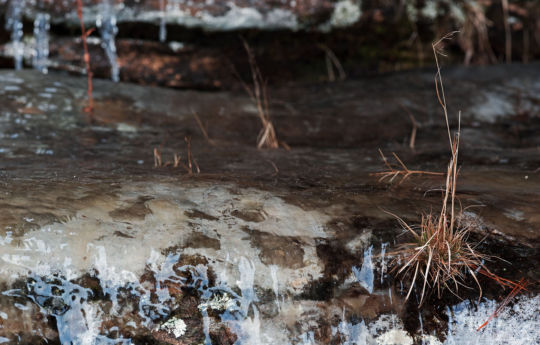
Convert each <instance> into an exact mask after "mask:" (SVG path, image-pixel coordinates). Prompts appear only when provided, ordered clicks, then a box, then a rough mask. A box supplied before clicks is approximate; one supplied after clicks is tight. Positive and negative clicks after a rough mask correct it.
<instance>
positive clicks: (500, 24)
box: [0, 0, 540, 90]
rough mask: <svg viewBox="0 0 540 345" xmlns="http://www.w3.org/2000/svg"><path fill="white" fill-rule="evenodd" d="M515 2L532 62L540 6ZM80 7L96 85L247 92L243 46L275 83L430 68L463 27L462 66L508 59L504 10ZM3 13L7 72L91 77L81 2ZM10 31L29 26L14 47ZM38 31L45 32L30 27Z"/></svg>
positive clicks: (163, 3) (525, 53) (276, 4)
mask: <svg viewBox="0 0 540 345" xmlns="http://www.w3.org/2000/svg"><path fill="white" fill-rule="evenodd" d="M511 3H512V4H511V6H510V16H511V18H512V20H513V24H512V25H511V26H510V28H511V30H512V36H511V37H512V42H514V43H515V44H513V45H512V47H511V48H512V53H513V55H512V56H513V58H514V60H519V61H530V60H533V59H534V58H537V57H538V56H539V54H540V46H539V45H538V42H536V41H535V40H534V39H531V37H536V36H538V35H539V32H538V30H539V29H538V28H540V25H539V20H540V19H538V18H540V16H538V15H537V14H538V13H539V11H540V7H539V5H538V4H537V3H535V2H528V3H526V4H522V3H521V2H519V3H517V2H513V1H511ZM83 5H84V6H83V17H84V21H85V23H86V26H87V28H91V29H94V28H95V29H97V30H95V31H94V32H93V33H92V34H91V36H90V37H89V38H88V41H89V44H90V56H91V69H92V71H93V72H94V76H96V77H99V78H113V79H116V78H119V79H121V80H123V81H128V82H134V83H138V84H145V85H160V86H166V87H173V88H191V89H205V90H216V89H222V90H223V89H224V90H230V89H241V88H242V82H240V80H239V78H238V76H240V77H241V78H242V79H243V80H251V76H250V70H249V68H248V62H247V55H246V52H245V50H244V47H243V42H242V39H245V40H246V41H247V42H248V43H249V44H250V46H251V47H252V49H253V50H254V52H255V55H256V57H257V61H258V65H259V67H260V69H261V71H262V74H263V75H264V77H265V79H268V81H269V83H271V84H284V83H288V82H289V81H291V80H296V81H304V82H313V81H327V80H330V81H335V80H340V79H343V78H346V77H349V78H350V77H352V78H354V77H358V76H365V75H371V74H373V73H374V72H387V71H396V70H403V69H409V68H411V67H417V66H423V65H425V64H430V63H432V49H431V43H432V42H433V41H435V40H437V39H438V38H440V37H439V36H440V33H441V32H451V31H453V30H455V29H456V28H462V27H464V28H467V29H464V30H462V33H461V34H460V35H458V36H457V37H456V39H455V40H452V41H448V42H446V45H447V46H448V48H449V49H448V52H449V54H450V55H451V56H453V60H454V61H456V62H457V61H464V62H465V63H466V64H470V63H477V64H487V63H494V62H496V61H500V60H503V59H504V58H505V54H506V43H505V39H504V37H505V35H504V32H505V31H504V30H505V26H504V21H503V18H501V11H500V4H499V3H497V2H486V3H485V5H479V4H470V2H468V1H464V0H460V1H454V2H450V3H449V2H448V1H443V0H430V1H422V2H415V1H406V2H403V1H353V0H340V1H330V0H316V1H315V0H310V1H306V0H301V1H300V0H298V1H297V0H295V1H274V0H264V1H251V2H246V1H244V0H235V1H223V0H216V1H211V2H207V1H196V2H184V1H178V0H144V1H131V0H130V1H128V0H114V1H113V0H100V1H98V0H88V1H83ZM17 6H19V7H17ZM13 8H18V10H17V11H14V10H13ZM0 13H2V14H3V15H5V17H6V18H8V24H9V25H7V26H5V28H4V27H3V28H1V29H0V44H1V46H0V52H2V57H3V58H2V59H0V66H3V67H11V66H14V65H15V64H17V65H20V66H24V65H26V66H28V67H30V66H32V65H35V67H36V68H38V69H40V70H43V69H45V70H46V69H47V68H48V69H55V70H63V71H69V72H70V73H84V69H85V67H84V66H85V65H84V63H83V52H82V44H81V40H80V28H79V19H78V17H77V13H76V6H75V4H74V3H69V2H65V1H62V0H54V1H35V0H27V1H26V2H25V5H24V6H21V2H20V1H19V0H9V1H4V2H3V4H2V5H0ZM47 18H48V19H47ZM36 20H37V21H36ZM105 22H107V23H108V24H106V23H105ZM14 23H20V24H21V25H22V30H21V31H17V33H18V34H17V35H15V36H14V38H15V40H13V39H12V34H11V32H12V31H13V30H12V27H13V25H14ZM34 23H37V24H39V23H41V26H39V25H37V24H36V30H34ZM47 23H49V24H50V25H49V26H50V30H48V29H47V25H46V24H47ZM488 23H489V25H488ZM10 25H11V26H10ZM16 27H19V25H18V24H17V25H16ZM39 28H41V29H39ZM484 30H485V31H486V32H487V33H484ZM34 31H35V33H34ZM241 38H242V39H241ZM516 42H523V44H520V43H516ZM38 47H40V49H37V48H38ZM45 48H48V49H45ZM14 55H17V56H18V57H17V58H16V59H15V60H16V61H17V62H15V61H13V59H11V57H13V56H14ZM38 55H39V56H40V57H41V58H40V59H41V60H39V59H38V58H37V57H38ZM23 56H24V58H23ZM38 60H39V61H38Z"/></svg>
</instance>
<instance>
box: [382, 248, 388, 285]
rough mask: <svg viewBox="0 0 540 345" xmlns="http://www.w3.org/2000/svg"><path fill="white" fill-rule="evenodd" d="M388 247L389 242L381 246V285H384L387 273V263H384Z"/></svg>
mask: <svg viewBox="0 0 540 345" xmlns="http://www.w3.org/2000/svg"><path fill="white" fill-rule="evenodd" d="M386 246H388V243H387V242H385V243H383V244H382V245H381V284H382V283H383V280H384V272H385V271H386V263H385V262H384V255H385V254H386Z"/></svg>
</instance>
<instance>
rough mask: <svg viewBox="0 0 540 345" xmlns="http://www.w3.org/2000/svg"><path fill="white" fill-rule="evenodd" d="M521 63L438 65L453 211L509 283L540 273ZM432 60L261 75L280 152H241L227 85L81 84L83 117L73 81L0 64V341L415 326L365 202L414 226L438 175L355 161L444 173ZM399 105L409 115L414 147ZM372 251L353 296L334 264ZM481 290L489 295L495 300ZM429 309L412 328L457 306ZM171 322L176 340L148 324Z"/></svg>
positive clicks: (329, 337)
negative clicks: (453, 159)
mask: <svg viewBox="0 0 540 345" xmlns="http://www.w3.org/2000/svg"><path fill="white" fill-rule="evenodd" d="M537 68H538V66H536V65H534V64H531V65H509V66H495V67H489V68H453V69H448V70H447V69H445V70H444V76H445V79H444V80H445V83H446V84H445V85H446V92H447V94H446V96H447V99H448V100H449V102H451V103H449V104H450V105H451V110H450V114H451V125H452V127H453V128H455V127H456V125H457V114H456V113H457V110H458V109H461V110H462V118H461V130H462V132H461V133H462V134H461V139H462V146H461V148H460V150H461V151H460V157H461V159H460V164H461V166H462V167H461V170H460V178H459V183H458V191H457V192H458V195H457V196H458V198H459V200H460V202H461V204H462V205H463V207H464V208H466V207H468V208H467V209H466V210H465V211H466V212H467V213H465V214H464V218H463V219H464V220H463V221H470V222H474V224H476V225H478V226H477V227H476V228H475V231H474V232H473V233H472V234H471V240H481V239H483V238H484V237H486V236H487V237H486V239H485V240H484V242H483V243H482V245H481V247H479V248H480V249H481V250H482V251H483V252H485V253H486V254H491V255H497V256H500V257H501V258H503V259H505V260H509V261H511V262H512V266H509V265H507V264H506V263H504V262H499V261H496V262H495V263H489V265H492V266H490V267H491V268H492V269H493V270H494V271H495V272H497V274H500V275H503V276H504V277H506V278H508V279H515V280H518V279H520V278H521V277H524V276H529V277H531V278H532V279H538V277H539V272H538V269H537V267H538V265H537V263H538V260H539V258H538V254H537V253H538V248H539V246H540V241H539V238H538V232H537V231H536V229H538V226H539V225H540V220H539V219H538V217H537V212H536V211H537V210H538V208H539V207H540V204H539V200H540V198H538V190H540V179H539V175H538V172H537V171H536V170H537V168H538V164H540V160H539V158H538V154H537V147H538V145H539V144H540V143H539V141H538V140H539V139H538V137H537V136H536V133H537V130H538V126H540V122H539V121H538V113H539V110H540V109H539V107H538V102H536V99H535V97H536V96H535V95H536V94H537V93H538V92H537V91H539V90H538V89H539V88H540V84H539V83H538V81H537V80H536V79H535V76H536V75H535V73H534V71H536V69H537ZM433 73H434V71H428V70H424V71H416V72H407V73H400V74H396V75H389V76H384V77H379V78H376V79H370V80H363V81H347V82H344V83H339V84H327V85H321V84H314V85H289V86H287V87H281V88H270V89H269V107H270V108H269V109H270V114H271V118H272V120H273V122H274V125H275V127H276V130H277V135H278V138H279V139H280V140H283V141H285V142H286V143H287V144H288V145H289V146H290V147H291V150H290V151H287V150H284V149H280V150H257V149H256V148H255V143H256V139H257V135H258V133H259V131H260V128H261V125H260V122H259V119H258V116H257V113H256V109H254V106H253V104H252V103H251V100H250V99H249V97H247V96H246V95H245V94H244V93H241V92H215V93H205V92H196V91H177V90H170V89H162V88H150V87H142V86H136V85H130V84H124V83H112V82H107V81H101V80H97V81H96V82H95V85H94V86H95V89H94V96H95V112H94V115H93V117H89V115H88V114H86V113H84V112H83V111H82V107H83V106H84V105H85V97H86V80H84V79H82V78H74V77H68V76H65V75H62V74H58V73H54V72H51V73H50V74H49V75H47V76H44V75H42V74H40V73H38V72H34V71H21V72H13V71H3V72H1V73H0V93H2V95H3V104H2V109H3V112H2V114H0V120H1V121H2V128H1V130H0V155H1V159H0V170H1V172H2V173H1V175H0V178H1V183H2V198H1V199H0V207H1V212H0V247H1V255H0V260H1V261H2V265H1V266H0V284H2V289H1V290H2V292H3V294H2V295H1V296H0V297H1V298H0V311H2V312H3V313H6V315H8V318H7V319H5V318H2V317H1V315H4V314H0V325H2V327H0V337H4V338H6V339H8V341H13V339H16V338H17V337H19V336H20V337H21V339H30V340H28V342H30V343H32V342H33V343H36V342H35V340H34V339H35V338H32V337H34V336H35V334H34V333H32V332H31V331H30V329H41V330H42V331H43V332H42V334H43V336H40V337H43V338H46V339H48V341H59V339H61V340H62V341H68V340H69V339H70V340H71V341H74V342H77V341H81V339H82V338H81V337H83V336H84V337H87V339H101V340H100V341H104V342H107V341H113V340H114V341H117V342H120V343H121V342H124V343H129V342H130V341H132V340H133V341H134V342H136V341H135V339H145V340H144V341H148V342H150V343H151V342H156V341H158V340H159V341H162V342H169V343H171V344H174V343H175V342H176V343H182V342H183V341H184V340H182V339H183V338H182V337H186V338H185V339H192V340H193V341H196V342H197V343H200V342H203V341H204V339H207V338H210V339H211V340H212V342H213V343H214V342H215V343H216V344H231V343H234V342H235V341H237V340H239V341H241V342H243V343H246V344H249V343H254V344H287V343H289V342H296V343H298V342H301V341H303V342H304V344H308V343H309V342H308V341H310V339H314V341H320V342H321V343H323V344H332V343H336V342H337V343H339V341H338V340H339V339H341V340H342V341H345V340H346V339H349V340H350V339H353V338H351V337H353V335H354V334H362V336H364V337H365V339H371V340H373V341H376V340H377V339H390V340H392V339H397V338H398V336H399V337H405V333H407V332H408V333H410V335H411V336H417V335H419V334H420V330H419V328H418V327H419V325H418V326H415V325H417V324H418V322H417V321H415V320H418V311H417V310H416V309H413V307H412V306H411V305H410V304H405V302H404V298H403V296H401V293H400V285H399V282H396V281H394V280H393V279H392V278H391V274H390V273H389V272H390V271H389V269H388V265H389V263H390V261H389V260H390V258H389V257H385V256H384V255H382V249H383V248H388V249H387V251H386V253H387V255H389V254H390V253H391V252H392V248H393V246H394V243H395V242H394V241H395V240H397V241H401V236H398V235H399V234H400V233H401V230H400V229H399V225H398V223H397V222H396V220H395V219H394V218H393V217H391V216H390V215H389V214H387V213H385V212H384V210H388V211H391V212H392V213H395V214H397V215H399V216H400V217H402V218H403V219H405V220H407V221H408V222H410V223H412V224H415V223H417V222H418V221H419V219H420V217H421V214H422V212H429V210H430V209H433V210H437V208H438V207H440V203H441V198H440V194H439V193H433V192H432V191H433V190H436V189H438V188H440V186H441V185H443V184H444V181H443V179H442V178H440V177H436V176H432V177H429V176H412V177H410V178H409V179H407V180H405V181H403V182H402V183H397V182H394V183H388V182H379V181H378V178H377V177H375V176H371V175H370V173H373V172H378V171H382V170H384V169H385V167H384V165H383V163H382V161H381V160H380V158H379V153H378V148H381V150H382V151H383V152H384V153H385V154H386V155H387V156H389V155H390V153H391V152H396V153H397V154H398V155H399V157H400V158H401V159H402V161H403V162H404V163H405V164H406V165H407V166H408V167H409V168H411V169H420V170H429V171H443V170H444V169H445V168H446V165H447V164H448V160H449V148H448V143H447V141H446V140H447V139H446V137H447V132H446V128H445V125H444V120H443V117H442V114H441V112H440V109H439V106H438V104H437V99H436V97H435V92H434V88H433ZM518 95H519V96H518ZM494 99H495V100H497V102H498V103H496V104H498V106H493V103H494ZM518 100H519V101H518ZM518 105H519V106H518ZM501 109H505V111H501ZM512 109H515V111H514V112H513V111H511V110H512ZM193 111H194V112H196V113H197V114H198V116H199V118H200V122H201V124H202V126H206V131H207V135H208V137H209V139H211V140H212V142H210V141H209V140H207V139H206V138H205V136H204V135H203V134H202V133H201V129H200V127H199V125H198V123H197V121H195V119H194V116H193ZM408 112H410V113H411V114H413V116H414V118H415V119H416V121H417V122H418V123H419V124H420V126H419V128H418V133H417V139H416V144H415V147H414V150H411V149H410V148H409V146H408V144H409V138H410V133H411V129H412V125H411V120H410V118H409V115H408ZM125 128H129V130H125ZM186 136H191V146H190V150H191V151H190V152H189V153H188V149H187V147H186V141H185V139H184V138H185V137H186ZM154 148H155V149H156V151H154ZM154 152H161V153H160V155H161V157H162V163H163V164H161V166H157V167H156V166H154ZM174 154H177V155H179V156H180V157H181V158H180V159H181V161H182V162H183V163H186V164H187V157H188V155H190V156H191V157H192V160H193V161H195V160H196V162H197V164H198V165H199V166H200V169H201V173H200V174H191V175H190V174H188V173H187V172H186V171H185V170H184V169H183V168H180V167H177V168H174V166H173V164H169V165H167V166H165V163H166V162H168V161H171V162H173V161H174V158H173V157H174ZM478 204H482V205H483V207H482V208H471V207H469V206H471V205H478ZM465 216H466V217H465ZM403 241H405V239H403ZM371 246H373V250H372V255H371V260H372V264H371V265H367V264H366V265H365V267H373V275H372V277H373V282H372V284H373V286H371V283H370V284H368V285H369V286H368V287H369V289H368V288H366V286H363V285H362V284H361V282H359V281H358V280H357V278H356V277H355V275H354V273H353V267H356V268H357V269H360V267H363V266H364V265H363V261H364V260H365V259H364V258H365V255H364V253H365V251H366V250H367V249H368V248H369V247H371ZM480 249H479V250H480ZM385 260H386V261H385ZM383 267H385V269H383ZM510 268H511V269H510ZM366 269H367V268H366ZM505 270H506V271H505ZM484 284H485V290H484V293H485V294H486V295H487V296H488V297H489V298H495V297H498V296H499V294H500V293H501V290H500V288H499V287H498V286H496V284H492V283H491V282H489V281H488V282H487V283H486V282H484ZM364 285H366V284H365V282H364ZM371 288H372V290H371ZM530 292H531V294H537V291H536V288H535V287H534V286H531V287H530ZM469 296H470V297H473V298H476V297H477V292H476V291H473V292H470V295H466V297H469ZM533 301H534V300H533ZM437 303H441V304H442V306H441V305H435V304H434V302H433V301H432V300H430V302H429V305H428V306H427V307H426V308H428V310H429V313H428V312H424V313H423V314H422V315H423V316H422V317H424V319H423V322H424V329H423V332H424V334H432V333H434V332H435V331H438V332H439V335H440V334H441V333H440V330H441V329H443V331H444V330H445V329H444V327H443V326H440V321H438V320H439V319H438V318H437V317H436V316H434V315H438V314H437V311H440V310H442V309H440V308H443V309H444V306H445V305H452V304H455V303H457V301H456V300H452V299H451V298H448V299H447V300H446V299H445V300H443V301H442V302H437ZM21 306H22V307H21ZM21 308H23V309H21ZM24 308H29V309H24ZM437 308H438V309H437ZM25 310H32V311H35V313H33V314H32V315H43V316H40V317H39V318H30V317H28V316H25V315H26V314H25V313H27V312H25ZM411 315H413V316H412V319H411ZM429 315H431V316H429ZM393 318H395V319H397V320H398V321H399V322H397V321H396V322H397V323H396V324H400V325H401V326H399V327H394V328H392V322H391V320H392V319H393ZM178 319H181V320H183V322H184V323H185V325H186V333H185V334H184V335H183V336H181V337H180V338H179V339H177V338H178V337H176V336H175V337H174V338H172V337H171V335H170V332H169V331H168V330H165V329H161V328H159V327H160V325H164V324H167V322H168V321H171V320H178ZM18 320H21V321H20V322H19V321H18ZM410 320H413V321H410ZM8 322H9V325H10V328H9V329H7V327H4V326H3V325H7V324H8ZM415 322H416V324H415ZM479 322H480V324H481V323H482V322H483V321H480V320H479ZM28 325H29V326H28ZM437 325H439V326H437ZM156 328H157V329H158V331H156ZM190 332H192V333H190ZM355 332H360V333H355ZM173 333H174V332H173ZM443 333H444V332H443ZM384 334H386V335H384ZM383 335H384V336H383ZM0 339H2V340H3V338H0ZM130 339H131V340H130ZM407 339H408V338H407ZM371 340H370V341H371ZM390 340H388V341H390ZM21 341H22V340H21ZM25 341H26V340H25ZM392 341H394V340H392ZM190 342H191V340H190ZM141 343H142V340H141ZM187 343H189V342H187ZM533 343H534V342H533Z"/></svg>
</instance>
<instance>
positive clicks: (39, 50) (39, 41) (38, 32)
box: [33, 13, 51, 73]
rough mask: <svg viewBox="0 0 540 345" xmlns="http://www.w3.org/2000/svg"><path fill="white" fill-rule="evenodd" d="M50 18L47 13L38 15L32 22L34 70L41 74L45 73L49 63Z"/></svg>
mask: <svg viewBox="0 0 540 345" xmlns="http://www.w3.org/2000/svg"><path fill="white" fill-rule="evenodd" d="M50 18H51V16H50V15H48V14H47V13H38V14H37V16H36V19H35V20H34V38H35V40H36V48H35V51H34V59H33V65H34V69H37V70H38V71H40V72H42V73H47V66H48V63H49V29H50V27H51V26H50V24H49V20H50Z"/></svg>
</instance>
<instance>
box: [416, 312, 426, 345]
mask: <svg viewBox="0 0 540 345" xmlns="http://www.w3.org/2000/svg"><path fill="white" fill-rule="evenodd" d="M418 319H419V320H420V336H421V338H422V345H425V344H426V340H425V337H424V322H423V321H422V313H420V312H418Z"/></svg>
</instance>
